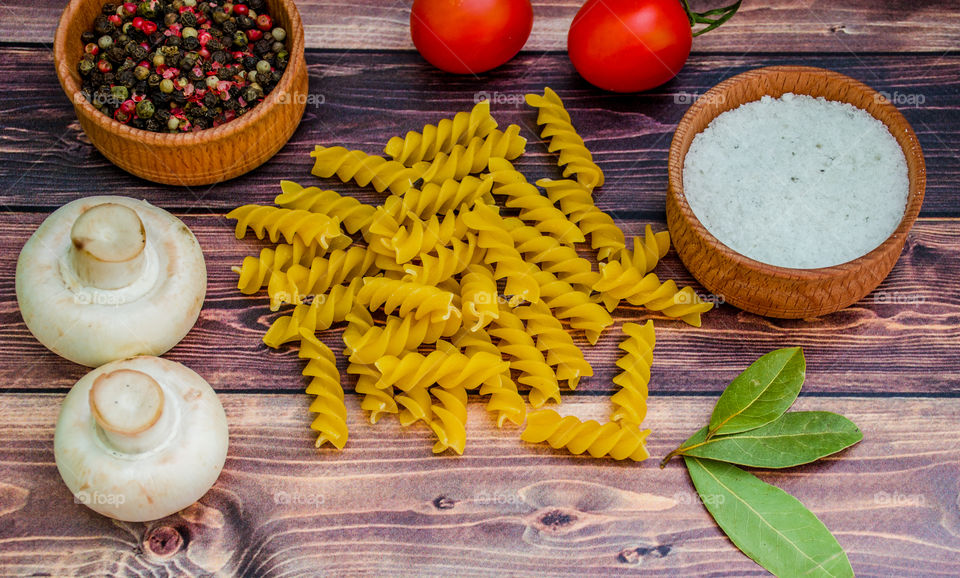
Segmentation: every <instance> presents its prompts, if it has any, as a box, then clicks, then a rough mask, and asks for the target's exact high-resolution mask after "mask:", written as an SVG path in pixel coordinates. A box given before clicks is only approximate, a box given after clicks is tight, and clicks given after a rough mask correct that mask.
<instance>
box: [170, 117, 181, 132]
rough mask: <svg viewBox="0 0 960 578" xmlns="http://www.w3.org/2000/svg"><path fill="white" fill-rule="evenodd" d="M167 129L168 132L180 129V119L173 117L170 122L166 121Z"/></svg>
mask: <svg viewBox="0 0 960 578" xmlns="http://www.w3.org/2000/svg"><path fill="white" fill-rule="evenodd" d="M167 128H168V129H170V130H177V129H178V128H180V119H179V118H177V117H175V116H171V117H170V120H168V121H167Z"/></svg>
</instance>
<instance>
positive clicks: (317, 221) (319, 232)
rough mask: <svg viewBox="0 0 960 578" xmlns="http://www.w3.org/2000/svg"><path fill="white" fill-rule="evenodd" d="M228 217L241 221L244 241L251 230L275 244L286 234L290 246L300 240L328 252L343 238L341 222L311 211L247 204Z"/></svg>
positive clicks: (240, 235)
mask: <svg viewBox="0 0 960 578" xmlns="http://www.w3.org/2000/svg"><path fill="white" fill-rule="evenodd" d="M227 218H228V219H236V220H237V228H236V236H237V238H238V239H242V238H243V237H244V236H245V235H246V232H247V228H250V229H251V230H252V231H253V232H254V234H256V236H257V238H258V239H263V237H264V236H265V235H268V234H269V236H270V242H271V243H276V242H277V241H279V240H280V236H281V235H283V238H284V240H286V242H287V243H290V244H292V243H294V242H295V239H297V238H299V239H300V240H301V241H303V242H304V243H305V244H308V245H309V244H311V243H316V244H318V245H320V246H321V247H323V248H324V249H326V248H327V247H329V246H330V240H331V239H334V238H336V237H340V236H341V235H343V232H342V231H341V230H340V221H339V219H336V218H333V217H328V216H327V215H324V214H321V213H311V212H309V211H301V210H295V209H280V208H278V207H270V206H266V205H243V206H242V207H237V208H236V209H234V210H232V211H230V212H229V213H227Z"/></svg>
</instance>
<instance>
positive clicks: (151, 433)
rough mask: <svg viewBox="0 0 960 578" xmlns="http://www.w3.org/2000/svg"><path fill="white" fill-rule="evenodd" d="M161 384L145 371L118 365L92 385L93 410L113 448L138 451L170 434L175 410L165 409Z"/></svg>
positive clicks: (121, 450) (91, 401)
mask: <svg viewBox="0 0 960 578" xmlns="http://www.w3.org/2000/svg"><path fill="white" fill-rule="evenodd" d="M164 401H165V399H164V395H163V389H161V387H160V384H158V383H157V382H156V380H154V379H153V378H152V377H150V376H149V375H147V374H146V373H143V372H141V371H135V370H132V369H118V370H116V371H112V372H110V373H105V374H103V375H101V376H100V377H98V378H97V379H96V381H94V383H93V387H91V388H90V411H91V413H92V414H93V417H94V419H95V420H96V422H97V425H98V426H100V429H101V431H102V432H103V437H104V439H105V441H106V442H107V443H108V445H110V446H111V447H112V448H113V449H115V450H117V451H119V452H123V453H127V454H138V453H142V452H145V451H149V450H151V449H153V448H155V447H157V446H158V445H160V444H161V443H162V442H163V441H164V440H166V439H167V437H169V435H170V431H171V427H172V422H173V419H172V416H171V415H170V414H171V413H172V412H171V411H164Z"/></svg>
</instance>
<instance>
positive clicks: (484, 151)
mask: <svg viewBox="0 0 960 578" xmlns="http://www.w3.org/2000/svg"><path fill="white" fill-rule="evenodd" d="M526 144H527V139H525V138H523V137H521V136H520V127H519V126H517V125H515V124H511V125H510V126H509V127H507V131H506V132H500V131H499V130H494V131H493V132H491V133H490V134H489V135H487V137H486V138H480V137H474V138H472V139H470V142H469V143H468V144H467V145H466V146H464V145H456V146H454V147H453V149H451V151H450V153H449V154H447V153H442V152H441V153H437V156H436V158H434V159H433V161H432V162H431V163H430V168H428V169H427V170H426V171H425V172H424V173H423V180H424V182H427V183H442V182H444V181H447V180H451V179H462V178H464V177H466V176H467V175H469V174H471V173H479V172H480V171H482V170H484V169H486V168H487V165H488V164H489V163H490V159H494V158H504V159H514V158H517V157H518V156H520V155H521V154H522V153H523V151H524V148H525V147H526Z"/></svg>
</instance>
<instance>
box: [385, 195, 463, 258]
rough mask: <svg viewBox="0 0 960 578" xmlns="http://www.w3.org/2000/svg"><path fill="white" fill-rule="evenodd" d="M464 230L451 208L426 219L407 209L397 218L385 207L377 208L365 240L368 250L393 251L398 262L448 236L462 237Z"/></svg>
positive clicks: (444, 242) (443, 243)
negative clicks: (444, 213) (439, 214)
mask: <svg viewBox="0 0 960 578" xmlns="http://www.w3.org/2000/svg"><path fill="white" fill-rule="evenodd" d="M466 231H467V225H466V223H464V221H463V219H462V218H461V216H460V215H458V214H456V213H455V212H454V211H450V212H448V213H447V214H446V215H444V216H443V218H442V219H441V218H440V217H438V216H437V215H432V216H430V217H429V218H428V219H427V220H423V219H420V218H419V217H417V216H416V215H414V214H412V213H409V214H407V217H406V219H405V220H403V221H401V222H398V221H396V220H394V219H393V217H392V216H390V215H388V214H387V213H386V211H385V210H380V209H378V210H377V214H376V215H375V216H374V220H373V222H372V223H371V224H370V230H369V234H368V236H367V242H368V243H369V244H370V245H369V246H370V247H371V249H372V250H374V251H377V252H379V253H381V254H385V255H393V256H394V258H395V260H396V263H397V264H401V265H402V264H404V263H407V262H409V261H410V260H411V259H413V258H414V257H416V256H417V255H419V254H420V253H428V252H430V251H432V250H433V249H434V248H436V247H437V246H440V245H446V244H448V243H450V241H451V240H452V239H455V238H461V237H463V236H464V235H465V234H466Z"/></svg>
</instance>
